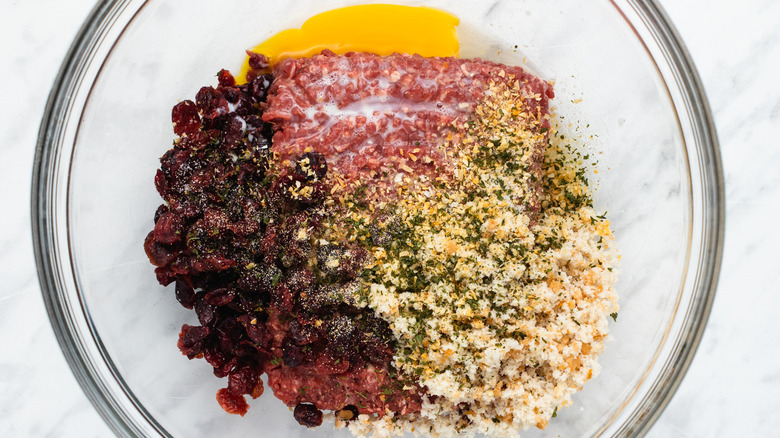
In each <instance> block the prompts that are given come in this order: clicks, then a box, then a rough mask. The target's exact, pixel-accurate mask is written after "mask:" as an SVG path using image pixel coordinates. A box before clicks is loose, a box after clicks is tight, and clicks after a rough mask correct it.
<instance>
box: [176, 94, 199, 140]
mask: <svg viewBox="0 0 780 438" xmlns="http://www.w3.org/2000/svg"><path fill="white" fill-rule="evenodd" d="M171 120H172V121H173V132H175V133H176V135H188V134H194V133H195V132H197V131H198V130H199V129H200V128H201V123H200V116H199V115H198V107H197V105H195V102H193V101H191V100H184V101H181V102H179V103H178V104H176V106H174V107H173V110H172V111H171Z"/></svg>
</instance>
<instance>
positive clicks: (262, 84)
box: [250, 74, 273, 102]
mask: <svg viewBox="0 0 780 438" xmlns="http://www.w3.org/2000/svg"><path fill="white" fill-rule="evenodd" d="M272 82H273V76H272V75H270V74H264V75H259V76H256V77H255V78H253V79H252V82H251V83H250V87H251V90H252V97H254V98H255V99H256V100H257V101H258V102H265V100H266V98H267V97H268V89H269V88H270V87H271V83H272Z"/></svg>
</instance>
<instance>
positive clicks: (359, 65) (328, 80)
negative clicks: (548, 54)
mask: <svg viewBox="0 0 780 438" xmlns="http://www.w3.org/2000/svg"><path fill="white" fill-rule="evenodd" d="M274 77H275V80H274V83H273V84H272V85H271V88H270V90H269V96H268V107H267V109H266V111H265V113H264V114H263V120H265V121H268V122H273V123H274V124H275V127H274V129H275V131H276V133H275V134H274V137H273V143H274V146H273V148H274V150H275V151H276V152H277V153H279V155H280V158H281V159H282V161H284V160H290V159H291V158H294V157H297V156H299V155H300V154H302V153H304V152H305V151H314V152H318V153H320V154H322V155H323V156H325V157H326V159H327V160H328V163H329V165H331V166H332V168H334V169H335V170H337V171H339V172H340V173H342V174H344V175H346V176H347V178H348V179H351V178H361V179H365V178H368V177H371V178H374V180H376V181H377V182H380V181H387V180H388V174H390V175H389V176H390V178H389V180H390V181H392V176H393V175H392V174H393V173H394V170H393V169H407V170H406V171H407V172H410V173H411V172H414V173H417V174H421V173H422V174H430V173H432V171H434V170H435V169H437V168H439V167H441V166H445V167H446V165H447V162H446V158H445V157H443V156H442V154H441V153H440V152H439V151H438V150H437V148H436V145H437V142H438V141H439V140H440V139H441V138H442V137H443V136H445V135H446V134H447V133H448V132H449V130H450V129H451V128H453V127H454V126H455V127H456V126H458V125H462V124H463V123H464V122H466V121H467V119H468V118H469V115H470V114H471V113H472V111H473V110H474V107H475V105H476V104H477V102H479V100H480V99H481V98H482V97H483V96H484V94H485V90H487V89H488V86H489V84H490V82H495V83H502V82H503V83H506V82H507V81H510V80H514V79H516V80H517V81H518V82H519V83H520V84H522V87H523V91H524V92H525V93H524V94H527V95H531V96H536V97H537V98H534V99H527V102H526V106H527V111H529V112H531V113H533V114H539V115H540V117H539V119H540V120H545V123H546V119H545V118H544V117H541V116H544V115H546V114H547V112H548V100H549V99H550V98H552V97H553V90H552V87H551V86H550V84H548V83H547V82H544V81H542V80H540V79H539V78H537V77H536V76H534V75H532V74H530V73H527V72H526V71H524V70H523V69H522V68H520V67H512V66H506V65H503V64H496V63H494V62H490V61H485V60H480V59H460V58H424V57H421V56H419V55H406V54H394V55H391V56H387V57H380V56H378V55H374V54H370V53H348V54H346V55H344V56H338V55H335V54H334V53H332V52H330V51H328V50H325V51H323V52H322V54H321V55H317V56H312V57H310V58H301V59H287V60H285V61H283V62H281V63H279V64H277V65H276V67H275V69H274ZM546 126H547V125H546V124H545V125H542V127H543V128H544V127H546ZM409 153H411V155H410V154H409ZM539 157H540V159H541V154H539ZM390 164H393V166H394V167H393V169H388V165H390ZM383 172H384V173H383Z"/></svg>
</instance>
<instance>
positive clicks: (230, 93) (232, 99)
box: [218, 87, 241, 103]
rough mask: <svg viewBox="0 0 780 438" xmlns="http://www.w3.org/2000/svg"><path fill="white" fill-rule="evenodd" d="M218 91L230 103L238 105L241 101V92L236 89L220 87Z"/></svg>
mask: <svg viewBox="0 0 780 438" xmlns="http://www.w3.org/2000/svg"><path fill="white" fill-rule="evenodd" d="M218 90H219V92H220V93H222V95H223V96H225V100H227V101H228V102H229V103H237V102H238V100H239V99H241V90H239V89H238V88H236V87H220V88H219V89H218Z"/></svg>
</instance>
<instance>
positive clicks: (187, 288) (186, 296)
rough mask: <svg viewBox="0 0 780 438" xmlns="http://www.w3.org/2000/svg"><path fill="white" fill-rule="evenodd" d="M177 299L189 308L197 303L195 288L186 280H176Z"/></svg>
mask: <svg viewBox="0 0 780 438" xmlns="http://www.w3.org/2000/svg"><path fill="white" fill-rule="evenodd" d="M176 300H178V301H179V303H181V305H182V306H184V307H185V308H187V309H192V307H193V306H194V305H195V290H194V289H193V288H192V286H191V285H190V284H189V283H187V282H186V281H177V282H176Z"/></svg>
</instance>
